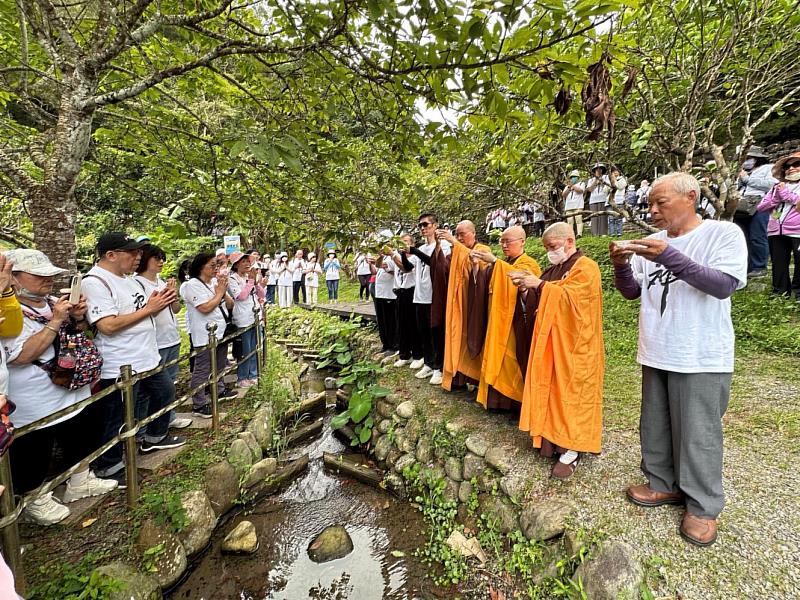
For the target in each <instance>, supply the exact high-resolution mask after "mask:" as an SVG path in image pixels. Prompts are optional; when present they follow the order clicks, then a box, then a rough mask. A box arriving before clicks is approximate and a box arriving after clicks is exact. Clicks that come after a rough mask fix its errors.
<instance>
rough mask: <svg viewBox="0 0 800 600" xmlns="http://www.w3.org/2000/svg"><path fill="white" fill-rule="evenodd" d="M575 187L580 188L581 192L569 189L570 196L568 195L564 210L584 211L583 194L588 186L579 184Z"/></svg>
mask: <svg viewBox="0 0 800 600" xmlns="http://www.w3.org/2000/svg"><path fill="white" fill-rule="evenodd" d="M575 185H577V186H579V188H580V190H581V191H580V192H576V191H575V190H573V189H572V188H569V190H570V191H569V194H567V199H566V200H565V201H564V210H582V209H583V193H584V191H585V190H586V184H584V183H580V182H578V183H576V184H575Z"/></svg>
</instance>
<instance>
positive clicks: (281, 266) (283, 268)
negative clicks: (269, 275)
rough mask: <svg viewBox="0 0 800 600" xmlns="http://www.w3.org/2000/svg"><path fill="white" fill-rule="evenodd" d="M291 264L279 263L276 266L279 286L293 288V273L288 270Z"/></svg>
mask: <svg viewBox="0 0 800 600" xmlns="http://www.w3.org/2000/svg"><path fill="white" fill-rule="evenodd" d="M288 265H289V262H288V261H287V262H285V263H283V262H278V264H277V265H276V266H275V271H274V272H275V276H276V277H277V279H278V285H282V286H288V287H292V273H291V272H290V271H289V268H288Z"/></svg>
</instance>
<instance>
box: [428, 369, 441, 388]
mask: <svg viewBox="0 0 800 600" xmlns="http://www.w3.org/2000/svg"><path fill="white" fill-rule="evenodd" d="M430 384H431V385H442V372H441V371H434V372H433V375H431V381H430Z"/></svg>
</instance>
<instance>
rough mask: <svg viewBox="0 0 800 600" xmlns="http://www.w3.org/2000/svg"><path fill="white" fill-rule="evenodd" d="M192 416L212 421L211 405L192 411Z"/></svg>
mask: <svg viewBox="0 0 800 600" xmlns="http://www.w3.org/2000/svg"><path fill="white" fill-rule="evenodd" d="M192 414H193V415H196V416H198V417H201V418H203V419H210V418H211V405H210V404H206V405H205V406H201V407H199V408H195V409H193V410H192Z"/></svg>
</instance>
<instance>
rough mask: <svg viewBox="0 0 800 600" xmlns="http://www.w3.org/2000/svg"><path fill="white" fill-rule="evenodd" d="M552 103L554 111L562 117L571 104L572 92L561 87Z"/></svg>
mask: <svg viewBox="0 0 800 600" xmlns="http://www.w3.org/2000/svg"><path fill="white" fill-rule="evenodd" d="M553 105H554V106H555V108H556V113H557V114H558V115H560V116H562V117H563V116H564V115H565V114H567V113H568V112H569V107H570V106H571V105H572V94H571V93H570V92H569V91H568V90H567V89H566V88H563V87H562V88H561V89H560V90H559V92H558V94H556V97H555V99H554V100H553Z"/></svg>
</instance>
